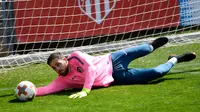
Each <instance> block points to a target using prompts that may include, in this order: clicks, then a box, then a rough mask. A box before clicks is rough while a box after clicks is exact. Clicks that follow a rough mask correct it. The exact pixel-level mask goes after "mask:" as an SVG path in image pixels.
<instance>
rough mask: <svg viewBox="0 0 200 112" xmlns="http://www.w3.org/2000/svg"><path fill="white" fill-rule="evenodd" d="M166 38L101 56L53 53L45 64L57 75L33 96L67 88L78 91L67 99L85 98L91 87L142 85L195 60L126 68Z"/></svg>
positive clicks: (178, 57)
mask: <svg viewBox="0 0 200 112" xmlns="http://www.w3.org/2000/svg"><path fill="white" fill-rule="evenodd" d="M167 42H168V38H166V37H160V38H157V39H155V40H154V41H153V42H151V43H149V44H148V43H146V44H142V45H138V46H136V47H130V48H126V49H123V50H119V51H116V52H112V53H109V54H105V55H102V56H90V55H88V54H85V53H82V52H80V51H74V52H72V53H71V54H69V55H68V56H67V57H65V56H64V55H63V54H61V53H59V52H58V53H52V54H51V55H50V56H49V58H48V60H47V63H48V65H49V66H50V67H51V68H52V69H53V70H55V71H56V72H57V73H58V77H57V78H56V79H55V80H54V81H53V82H52V83H50V84H49V85H47V86H44V87H39V88H37V89H36V96H42V95H47V94H52V93H56V92H59V91H62V90H65V89H67V88H81V89H82V90H81V91H80V92H78V93H75V94H72V95H70V96H69V98H82V97H85V96H87V95H88V94H89V93H90V91H91V89H92V88H95V87H108V86H110V85H111V83H112V84H113V83H114V84H142V83H148V82H149V81H152V80H155V79H157V78H161V77H163V76H164V75H165V74H167V72H169V70H170V69H171V68H172V67H173V66H174V65H175V64H176V63H181V62H186V61H190V60H193V59H195V58H196V55H195V53H192V52H187V53H185V54H182V55H175V56H169V59H168V61H167V62H166V63H164V64H161V65H159V66H157V67H155V68H128V65H129V63H130V62H131V61H132V60H134V59H136V58H139V57H142V56H145V55H147V54H149V53H151V52H153V51H155V50H156V49H157V48H159V47H161V46H163V45H165V44H166V43H167Z"/></svg>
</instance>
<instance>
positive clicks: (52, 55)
mask: <svg viewBox="0 0 200 112" xmlns="http://www.w3.org/2000/svg"><path fill="white" fill-rule="evenodd" d="M55 58H58V59H64V58H65V56H64V55H63V54H62V53H60V52H56V53H52V54H50V56H49V57H48V59H47V64H48V65H50V63H51V61H52V60H53V59H55Z"/></svg>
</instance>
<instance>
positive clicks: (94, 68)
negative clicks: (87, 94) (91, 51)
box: [36, 51, 114, 96]
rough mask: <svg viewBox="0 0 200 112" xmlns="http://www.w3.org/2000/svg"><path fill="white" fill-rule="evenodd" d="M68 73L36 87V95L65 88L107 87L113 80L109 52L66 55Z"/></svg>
mask: <svg viewBox="0 0 200 112" xmlns="http://www.w3.org/2000/svg"><path fill="white" fill-rule="evenodd" d="M68 61H69V65H70V73H69V74H67V75H66V76H58V77H57V78H56V79H55V80H54V81H53V82H52V83H51V84H49V85H47V86H44V87H39V88H36V95H37V96H42V95H47V94H51V93H55V92H59V91H61V90H64V89H67V88H87V89H89V90H91V89H92V87H99V86H102V87H107V86H109V85H110V83H111V82H113V81H114V79H113V77H112V72H113V68H112V61H111V56H110V54H106V55H102V56H97V57H94V56H90V55H88V54H85V53H82V52H80V51H75V52H72V53H71V54H70V55H69V56H68Z"/></svg>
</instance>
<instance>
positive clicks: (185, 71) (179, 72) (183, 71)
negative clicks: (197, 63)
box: [167, 69, 200, 75]
mask: <svg viewBox="0 0 200 112" xmlns="http://www.w3.org/2000/svg"><path fill="white" fill-rule="evenodd" d="M192 72H200V69H193V70H180V71H175V72H170V73H168V74H167V75H174V74H181V73H192Z"/></svg>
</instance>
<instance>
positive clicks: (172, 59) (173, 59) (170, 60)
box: [168, 57, 178, 64]
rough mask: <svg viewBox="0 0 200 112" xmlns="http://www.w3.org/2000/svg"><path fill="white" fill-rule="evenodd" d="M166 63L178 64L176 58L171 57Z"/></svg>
mask: <svg viewBox="0 0 200 112" xmlns="http://www.w3.org/2000/svg"><path fill="white" fill-rule="evenodd" d="M168 62H171V63H173V64H176V63H177V62H178V60H177V58H176V57H173V58H171V59H169V60H168Z"/></svg>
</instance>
